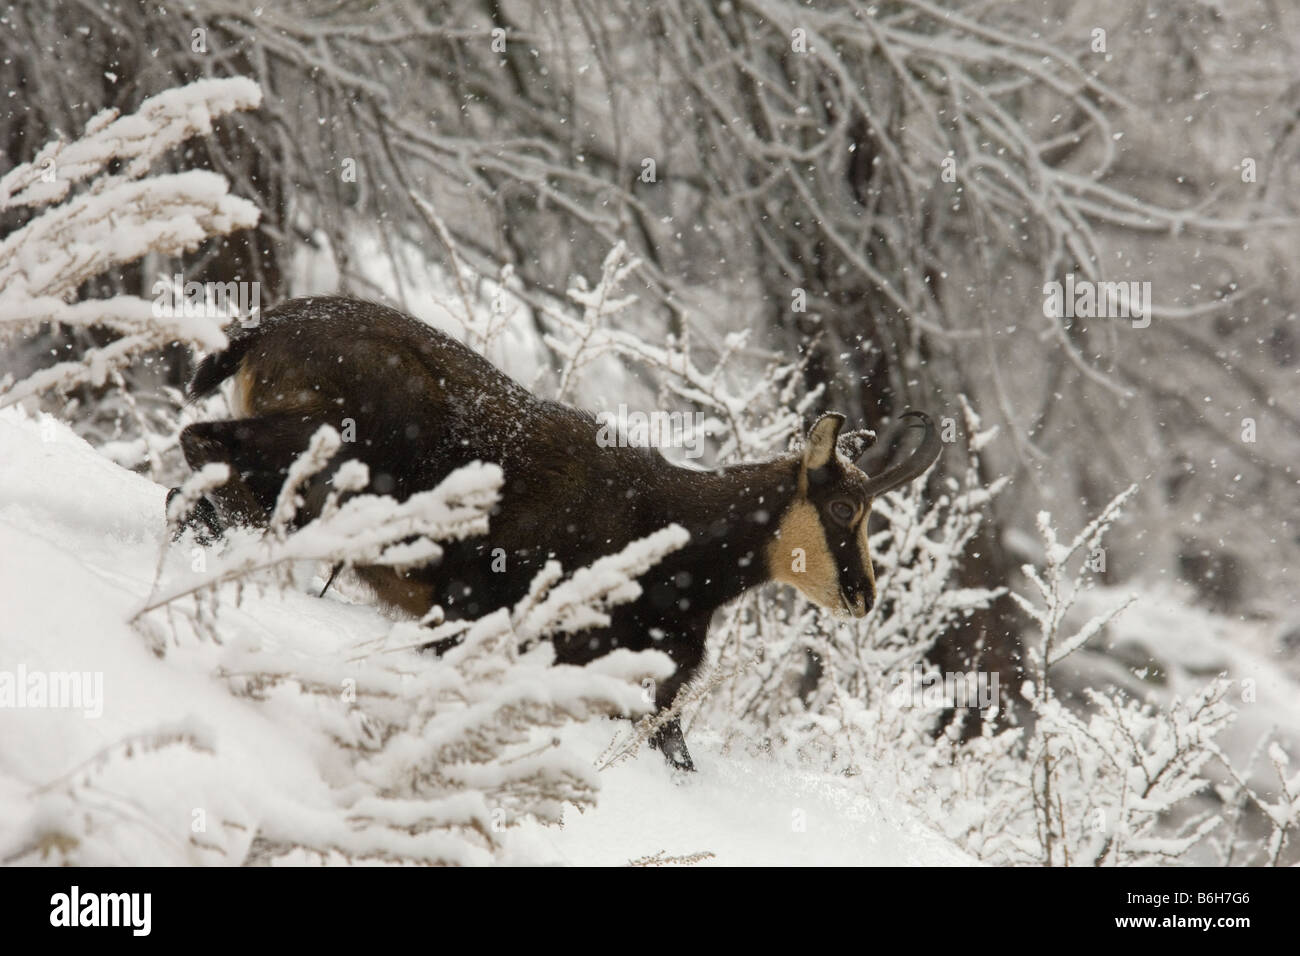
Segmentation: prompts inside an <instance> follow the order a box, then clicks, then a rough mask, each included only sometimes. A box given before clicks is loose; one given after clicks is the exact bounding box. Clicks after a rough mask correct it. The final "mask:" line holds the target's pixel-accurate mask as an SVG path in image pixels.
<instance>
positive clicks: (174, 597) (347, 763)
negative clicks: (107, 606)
mask: <svg viewBox="0 0 1300 956" xmlns="http://www.w3.org/2000/svg"><path fill="white" fill-rule="evenodd" d="M339 447H340V442H339V438H338V435H337V433H335V432H334V431H333V430H332V429H330V428H329V427H328V426H326V427H324V428H322V429H321V430H320V431H319V432H318V433H317V435H316V436H315V437H314V439H313V441H312V443H311V446H310V447H309V448H308V449H307V450H306V451H305V452H304V453H303V454H302V455H301V456H300V457H299V459H298V461H297V462H296V463H295V464H294V465H293V466H292V467H291V469H290V474H289V478H288V480H287V481H286V483H285V488H284V490H283V491H282V494H281V497H280V502H279V505H278V506H277V508H276V512H275V515H274V516H273V519H272V521H271V523H270V526H269V527H268V529H267V531H266V532H265V533H264V535H262V536H261V537H260V538H256V539H254V540H248V536H247V535H234V536H232V537H231V538H230V539H227V540H225V541H224V542H223V544H224V551H223V553H217V554H214V555H212V556H211V559H210V561H204V562H203V564H204V565H205V567H204V569H203V570H201V571H195V570H194V569H193V567H191V568H190V569H189V570H188V571H186V570H183V569H181V570H176V571H175V575H174V577H175V578H177V579H178V580H173V581H164V583H163V584H162V585H161V586H160V588H159V589H158V591H157V593H155V595H153V596H152V597H151V598H150V599H149V600H148V601H147V602H146V604H145V606H144V607H143V608H142V609H141V610H140V612H139V613H138V614H137V616H136V620H137V624H138V626H139V627H140V628H141V629H142V630H143V631H144V632H145V633H146V634H147V635H148V636H149V637H150V638H151V639H152V643H153V646H154V647H155V649H156V650H157V652H158V653H160V654H163V655H166V656H168V657H179V658H181V659H182V660H184V659H186V658H187V657H189V656H193V655H196V654H201V653H202V649H201V647H200V644H199V642H196V641H195V640H193V638H195V637H202V636H207V637H210V638H212V640H213V643H214V644H215V645H216V647H217V648H218V650H217V657H216V658H215V660H211V659H209V660H208V663H207V664H206V665H205V666H209V667H211V668H212V670H213V672H214V674H215V675H216V676H218V677H219V678H221V679H223V680H225V681H226V682H227V684H228V686H229V688H230V690H231V692H232V693H233V694H235V695H237V696H240V697H247V698H251V699H254V700H258V701H263V702H267V706H272V707H273V708H274V710H275V712H276V714H277V719H279V720H288V721H292V722H293V723H294V724H296V725H299V726H301V727H302V728H304V732H307V733H310V734H312V735H313V736H315V737H317V738H319V740H318V743H317V746H316V748H315V749H316V750H317V751H318V752H319V753H320V754H321V755H322V756H321V766H320V773H321V775H322V778H323V779H325V780H327V781H328V782H329V784H330V789H329V792H330V794H331V795H332V799H331V800H330V801H329V802H328V803H326V804H325V805H324V806H321V805H319V804H315V805H304V804H299V803H295V802H294V801H293V800H292V797H291V796H290V795H285V796H284V799H283V802H282V803H278V804H276V805H273V806H269V807H261V808H258V811H257V814H256V819H253V820H250V821H246V822H241V823H240V827H241V832H243V831H244V830H250V829H251V832H252V833H253V836H252V839H251V841H248V842H245V841H242V840H241V841H235V842H233V843H231V844H229V845H226V846H224V848H223V849H222V850H221V853H222V854H223V855H226V854H228V853H234V854H236V855H237V856H238V858H237V859H227V860H226V862H240V861H241V860H242V861H243V862H254V863H257V862H268V861H270V860H273V859H277V858H281V857H289V858H292V859H301V858H302V857H303V855H304V854H305V855H306V856H307V857H309V858H322V859H335V858H343V859H347V860H350V861H359V860H376V861H387V862H418V863H439V864H471V863H487V862H491V861H492V860H493V859H495V858H496V857H497V854H499V853H500V852H501V851H502V850H503V849H504V847H505V833H506V831H507V829H508V828H509V826H511V825H512V824H514V823H517V822H519V821H520V820H523V819H527V818H532V819H539V820H543V821H548V822H558V821H559V819H560V816H561V813H562V811H563V808H564V806H565V805H566V804H569V805H573V806H576V807H578V808H586V807H589V806H591V805H593V803H594V799H595V793H596V790H597V788H598V778H597V772H596V769H595V768H594V767H593V766H592V764H591V762H590V761H589V760H588V759H585V758H582V757H581V756H579V755H577V754H575V753H573V752H571V751H569V750H567V749H565V748H564V747H562V746H561V745H560V743H559V740H558V739H557V738H556V737H555V735H554V732H553V731H554V729H555V728H558V727H561V726H563V725H565V724H568V723H571V722H580V721H584V720H588V719H590V718H592V717H596V716H624V717H629V716H635V715H637V714H640V713H643V712H645V711H646V710H648V709H649V708H650V707H651V705H652V703H653V697H652V696H651V695H648V694H647V693H646V692H645V690H644V682H648V681H656V680H662V679H663V678H664V677H666V676H668V675H669V674H670V673H671V672H672V667H673V665H672V662H671V661H670V660H669V659H668V658H667V657H666V656H664V655H663V654H660V653H658V652H653V651H651V652H644V653H640V654H637V653H633V652H630V651H625V650H624V651H617V652H615V653H612V654H610V655H607V656H606V657H603V658H601V659H599V660H597V661H595V662H593V663H591V664H589V665H587V666H585V667H573V666H554V665H553V660H554V649H553V645H552V644H551V643H549V642H548V641H546V640H545V638H548V637H551V636H553V635H556V634H559V633H564V632H571V631H575V630H580V629H582V628H584V627H588V626H600V625H602V624H605V623H608V613H609V609H610V608H611V607H613V606H614V605H617V604H619V603H621V602H624V601H629V600H634V599H635V598H636V597H638V596H639V594H640V587H639V585H638V584H637V583H636V580H635V579H636V578H637V577H638V576H639V575H641V574H642V573H644V572H645V571H646V570H648V569H649V568H650V567H651V566H653V565H654V564H655V563H657V562H658V561H659V560H661V559H662V558H663V557H664V556H665V555H666V554H668V553H670V552H671V551H674V550H676V549H677V548H679V547H681V546H682V545H683V544H684V543H685V541H686V533H685V532H684V531H683V530H682V529H680V528H677V527H670V528H665V529H663V530H662V531H659V532H656V533H655V534H653V535H651V536H649V537H647V538H645V539H642V540H640V541H636V542H633V543H632V544H630V545H629V546H628V547H627V548H625V549H624V550H623V551H621V552H620V553H618V554H614V555H609V556H607V557H605V558H602V559H600V560H598V561H596V562H594V563H593V564H592V565H590V566H589V567H587V568H580V569H576V570H574V571H573V572H572V573H570V574H568V575H566V574H565V573H564V571H563V570H562V569H561V567H560V566H559V565H558V564H557V563H555V562H552V563H550V564H548V565H547V566H546V567H545V568H544V569H543V570H542V571H541V572H539V573H538V575H537V577H536V579H535V580H534V582H533V585H532V587H531V588H530V590H529V592H528V594H527V595H526V596H525V597H524V598H523V599H522V600H521V601H520V602H519V604H518V605H517V606H516V607H514V608H513V609H500V610H498V611H495V612H493V613H491V614H488V615H486V616H485V617H483V618H480V619H478V620H475V621H456V622H448V623H439V620H440V615H439V614H438V613H437V612H436V611H435V612H432V613H431V614H430V615H429V616H428V617H427V618H426V620H424V621H418V622H417V621H402V622H399V623H397V624H394V625H393V626H392V627H391V628H390V629H389V630H388V632H387V634H386V635H385V636H384V637H383V638H382V639H381V640H379V641H374V642H370V643H368V644H366V645H364V646H354V647H352V648H351V649H350V651H349V652H348V653H347V654H333V655H330V656H325V657H322V656H310V655H304V654H303V653H302V651H301V650H300V649H293V648H289V647H285V646H283V645H282V643H281V641H279V640H268V639H265V638H264V637H263V636H262V635H261V634H259V635H258V636H257V637H253V636H251V635H248V634H244V635H242V636H241V638H240V639H237V640H230V639H228V636H226V630H227V629H222V628H220V627H219V626H218V623H219V619H220V615H222V614H223V613H224V609H226V608H228V607H230V606H232V605H234V604H237V603H238V602H239V600H240V589H241V588H243V587H244V586H246V585H247V584H250V583H257V582H260V583H263V584H265V583H273V582H267V581H265V572H267V571H268V570H270V569H273V568H278V569H284V568H286V567H291V566H293V565H295V564H299V563H302V562H308V563H315V564H320V563H324V564H325V565H326V566H334V565H350V564H359V563H360V564H368V565H390V566H396V567H405V566H414V565H419V564H423V563H425V562H427V561H430V560H436V559H437V557H438V556H439V554H440V553H441V551H440V548H439V547H438V545H437V543H436V542H437V541H445V540H450V539H457V538H463V537H466V536H472V535H481V534H484V533H486V531H487V530H488V516H489V513H490V511H491V508H492V506H493V505H494V504H495V502H496V500H497V497H498V493H499V490H500V485H501V470H500V468H499V467H498V466H496V465H493V464H482V463H478V464H474V465H471V466H467V467H465V468H462V469H460V470H458V471H456V472H455V473H453V474H452V475H450V476H448V477H447V479H446V480H444V481H443V482H442V483H441V484H440V485H439V486H438V487H437V488H434V489H431V490H429V491H427V492H421V493H419V494H416V495H413V496H411V497H410V498H409V499H407V500H406V501H403V502H400V503H398V502H395V501H393V500H392V499H390V498H386V497H380V496H374V495H365V494H355V492H356V491H357V490H358V489H360V488H363V487H364V485H365V483H366V475H365V473H364V472H365V468H364V466H362V465H360V463H356V462H350V463H345V464H344V465H342V466H341V467H340V468H339V469H338V470H337V471H336V472H335V474H334V477H333V479H332V481H333V483H334V485H335V489H334V491H333V492H332V493H331V497H330V498H329V500H328V501H327V503H326V505H325V507H324V508H323V511H322V514H321V516H320V517H318V518H316V519H315V520H313V521H311V522H309V523H307V524H306V525H305V526H303V527H302V528H300V529H299V530H297V531H293V532H290V531H289V530H288V527H289V523H290V522H291V521H292V519H293V516H294V514H295V512H296V509H297V507H298V506H299V504H300V503H301V502H300V500H298V499H299V493H300V491H301V489H302V488H303V487H304V486H305V484H306V482H307V481H308V480H309V479H310V478H311V477H312V476H313V475H315V474H317V473H319V472H320V471H321V470H322V469H324V468H325V467H327V465H328V464H329V462H330V460H331V459H332V457H333V456H334V454H335V453H336V452H337V451H338V449H339ZM219 471H220V468H217V469H215V470H213V471H211V472H201V473H200V474H199V475H198V476H196V479H195V481H194V482H193V483H192V484H191V485H190V486H189V487H188V488H186V489H185V490H184V491H183V493H182V496H181V497H182V498H189V497H193V496H194V495H195V494H197V493H200V492H201V490H202V489H203V488H205V487H207V486H209V485H210V484H211V483H212V482H213V481H219V480H220V479H221V478H222V477H223V476H222V475H221V474H219V473H218V472H219ZM346 493H353V496H352V497H350V498H348V499H347V500H341V499H342V496H343V495H344V494H346ZM172 510H173V511H174V512H176V513H179V512H180V511H181V510H183V506H182V505H180V504H179V503H178V502H173V506H172ZM174 516H175V515H173V517H174ZM289 580H290V577H289V576H287V575H281V578H280V581H279V584H280V586H281V587H282V588H283V587H285V586H286V585H287V583H288V581H289ZM191 598H192V599H193V600H192V601H191V600H190V599H191ZM191 605H192V607H191ZM163 611H167V612H169V613H168V614H167V615H166V616H164V615H163V613H162V612H163ZM430 625H436V626H430ZM169 630H170V633H169ZM449 638H455V639H458V640H459V643H458V644H456V646H454V647H453V648H451V649H450V650H449V651H447V652H446V653H445V654H444V655H443V656H442V657H440V658H437V659H435V658H432V657H429V656H422V655H419V654H417V653H416V652H415V651H416V649H417V648H419V647H420V646H422V645H424V644H427V643H429V642H434V641H443V640H446V639H449ZM202 643H203V644H204V646H208V647H211V646H212V645H209V644H207V643H206V642H202ZM344 767H346V768H348V769H347V771H346V772H342V770H341V768H344ZM240 854H242V856H240ZM336 855H337V856H336ZM81 862H85V861H81Z"/></svg>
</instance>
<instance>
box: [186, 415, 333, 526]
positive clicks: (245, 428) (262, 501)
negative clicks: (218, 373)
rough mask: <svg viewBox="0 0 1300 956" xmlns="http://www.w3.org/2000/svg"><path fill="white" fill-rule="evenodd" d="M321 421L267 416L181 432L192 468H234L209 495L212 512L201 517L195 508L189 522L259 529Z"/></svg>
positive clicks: (200, 424)
mask: <svg viewBox="0 0 1300 956" xmlns="http://www.w3.org/2000/svg"><path fill="white" fill-rule="evenodd" d="M318 425H319V423H318V422H314V421H312V420H310V419H309V418H304V416H302V415H296V414H276V415H263V416H261V417H258V418H239V419H233V420H230V421H219V422H197V423H195V424H193V425H190V426H188V427H187V428H185V430H184V431H182V432H181V448H182V450H183V451H184V452H185V460H186V461H187V462H189V465H190V467H191V468H194V469H196V470H197V469H199V468H202V467H203V466H204V465H210V464H214V463H220V464H225V465H229V466H230V478H229V480H228V481H226V483H225V484H223V485H221V486H220V487H218V488H213V489H212V490H211V491H209V492H208V493H207V498H208V502H209V504H208V509H207V510H210V514H208V515H206V516H204V515H198V514H197V513H198V512H200V510H201V506H196V507H195V508H194V510H193V511H192V512H191V517H190V518H189V519H187V520H188V521H190V522H193V521H194V520H195V518H196V517H197V520H200V521H203V522H204V523H205V524H207V525H208V527H209V528H213V524H214V522H212V521H210V520H208V519H209V518H212V517H215V519H216V522H215V523H216V525H217V528H215V529H214V530H218V532H219V530H222V529H224V528H225V527H228V526H229V525H232V524H236V525H252V526H258V525H263V524H265V523H266V521H267V519H268V518H269V517H270V514H271V512H272V511H273V510H274V508H275V502H276V499H277V498H278V497H279V494H280V486H281V485H282V484H283V483H284V478H285V475H286V474H287V472H288V469H289V466H290V465H291V464H292V463H293V461H294V459H295V458H297V457H298V455H299V454H301V453H302V452H303V451H304V450H305V449H306V447H307V443H308V441H309V440H310V438H311V435H312V433H313V432H314V431H315V430H316V428H317V427H318Z"/></svg>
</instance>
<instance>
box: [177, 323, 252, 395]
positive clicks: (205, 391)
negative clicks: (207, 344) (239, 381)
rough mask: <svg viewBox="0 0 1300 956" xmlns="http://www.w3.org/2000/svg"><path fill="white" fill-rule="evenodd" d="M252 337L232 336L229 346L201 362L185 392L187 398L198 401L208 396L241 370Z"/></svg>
mask: <svg viewBox="0 0 1300 956" xmlns="http://www.w3.org/2000/svg"><path fill="white" fill-rule="evenodd" d="M252 339H253V336H251V335H242V336H240V337H238V338H232V339H231V340H230V344H229V345H228V346H226V347H225V348H224V349H222V350H221V351H220V352H213V353H212V354H211V355H209V356H208V357H207V358H205V359H204V360H203V361H202V362H200V363H199V367H198V368H197V369H195V370H194V378H193V379H191V380H190V387H189V389H188V390H187V391H186V393H185V397H186V399H187V400H189V401H191V402H196V401H198V400H199V399H200V398H206V397H207V396H208V395H211V394H212V393H213V392H215V391H216V390H217V387H218V386H219V385H220V384H221V383H222V382H224V381H225V380H226V379H228V378H230V376H232V375H234V374H235V373H236V372H237V371H239V363H240V362H242V361H243V360H244V353H246V352H247V351H248V347H249V345H251V344H252Z"/></svg>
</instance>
